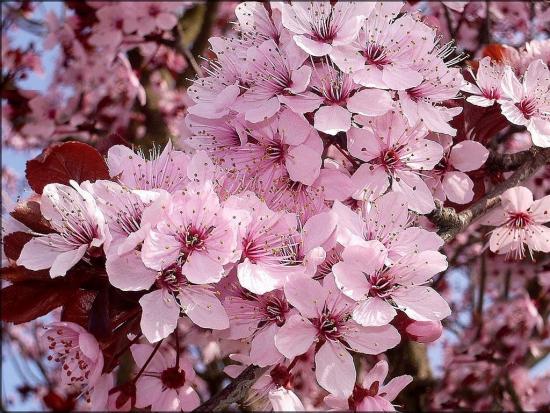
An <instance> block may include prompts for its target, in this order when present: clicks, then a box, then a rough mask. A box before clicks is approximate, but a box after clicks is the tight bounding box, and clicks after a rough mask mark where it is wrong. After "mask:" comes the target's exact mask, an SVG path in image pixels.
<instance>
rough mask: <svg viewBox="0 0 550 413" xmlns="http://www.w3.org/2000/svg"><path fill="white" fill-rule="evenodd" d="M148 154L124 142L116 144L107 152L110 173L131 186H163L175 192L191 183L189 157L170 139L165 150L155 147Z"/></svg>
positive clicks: (155, 187) (158, 187) (138, 187)
mask: <svg viewBox="0 0 550 413" xmlns="http://www.w3.org/2000/svg"><path fill="white" fill-rule="evenodd" d="M148 155H149V156H148V157H146V156H145V154H144V153H143V152H137V153H136V152H134V151H132V150H131V149H130V148H128V147H126V146H123V145H115V146H112V147H111V148H110V149H109V152H108V154H107V165H108V166H109V173H110V175H111V176H112V177H113V178H114V179H116V180H118V182H119V183H120V184H123V185H125V186H127V187H128V188H130V189H142V190H148V189H164V190H166V191H168V192H174V191H176V190H178V189H183V188H184V187H185V185H186V184H187V182H188V178H187V165H188V164H189V162H190V159H189V156H188V155H187V154H186V153H184V152H182V151H177V150H174V149H173V147H172V143H171V142H170V141H168V143H167V144H166V146H165V147H164V149H163V150H162V152H160V153H159V150H158V148H154V149H153V150H151V151H150V152H149V154H148Z"/></svg>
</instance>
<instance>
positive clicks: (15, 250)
mask: <svg viewBox="0 0 550 413" xmlns="http://www.w3.org/2000/svg"><path fill="white" fill-rule="evenodd" d="M31 239H32V235H31V234H27V233H26V232H22V231H17V232H12V233H11V234H8V235H6V236H5V237H4V254H6V257H8V258H9V259H11V260H14V261H16V260H17V259H18V258H19V255H20V254H21V250H22V249H23V246H24V245H25V244H26V243H27V242H29V241H30V240H31Z"/></svg>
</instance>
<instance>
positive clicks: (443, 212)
mask: <svg viewBox="0 0 550 413" xmlns="http://www.w3.org/2000/svg"><path fill="white" fill-rule="evenodd" d="M516 155H517V157H507V158H506V160H507V161H510V163H509V164H508V165H511V164H515V162H516V161H517V159H519V158H521V157H523V156H525V158H526V160H524V162H523V164H521V166H520V167H518V168H517V169H516V172H514V174H513V175H512V176H511V177H510V178H508V179H507V180H506V181H504V182H502V183H501V184H499V185H497V186H496V187H495V188H493V190H491V191H490V192H489V193H487V194H486V195H485V196H484V197H483V198H481V199H480V200H479V201H477V202H475V203H474V204H472V205H471V206H470V207H469V208H467V209H465V210H464V211H462V212H460V213H457V212H456V211H455V209H454V208H448V207H443V205H442V204H441V203H437V205H436V209H435V211H433V212H432V213H431V214H429V215H428V218H429V219H430V220H431V221H432V222H433V223H434V224H435V225H437V226H438V227H439V231H438V233H439V235H440V236H441V237H442V238H443V240H444V241H445V242H449V241H451V240H452V239H453V238H454V237H455V236H456V235H457V234H459V233H460V232H462V231H463V230H465V229H466V228H467V227H468V226H469V225H470V224H471V223H472V222H473V221H474V220H475V219H477V218H479V217H480V216H481V215H483V214H485V213H486V212H488V211H489V210H491V209H492V208H494V207H495V206H497V205H498V204H500V195H501V194H502V193H503V192H504V191H506V190H507V189H510V188H513V187H514V186H517V185H519V184H520V183H522V182H524V181H526V180H527V179H528V178H529V177H531V176H532V175H533V174H534V173H535V172H537V171H538V170H539V168H540V167H542V166H543V165H546V164H548V163H550V148H544V149H543V148H537V147H533V148H531V150H530V151H528V152H527V154H522V155H521V156H520V155H519V154H516ZM512 161H513V162H512Z"/></svg>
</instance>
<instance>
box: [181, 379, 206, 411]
mask: <svg viewBox="0 0 550 413" xmlns="http://www.w3.org/2000/svg"><path fill="white" fill-rule="evenodd" d="M178 397H179V399H180V409H181V410H183V411H184V412H190V411H192V410H195V409H196V408H197V407H199V406H200V404H201V399H200V398H199V395H198V394H197V392H196V391H195V389H193V388H192V387H191V386H189V385H185V386H184V387H183V388H181V389H179V390H178Z"/></svg>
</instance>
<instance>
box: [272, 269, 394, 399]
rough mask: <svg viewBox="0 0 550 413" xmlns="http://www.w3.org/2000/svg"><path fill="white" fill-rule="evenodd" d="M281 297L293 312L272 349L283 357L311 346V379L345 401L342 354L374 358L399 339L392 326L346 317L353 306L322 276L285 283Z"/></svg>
mask: <svg viewBox="0 0 550 413" xmlns="http://www.w3.org/2000/svg"><path fill="white" fill-rule="evenodd" d="M284 291H285V296H286V298H287V300H288V302H289V303H290V304H292V305H293V306H294V307H295V308H296V309H297V310H298V311H299V312H300V314H295V315H293V316H291V317H290V318H288V319H287V322H286V323H285V325H284V326H283V327H281V329H280V330H279V332H278V333H277V335H276V336H275V346H276V347H277V348H278V349H279V351H280V352H281V353H282V354H283V355H284V356H286V357H288V358H289V359H292V358H294V357H296V356H299V355H300V354H304V353H305V352H307V351H308V350H309V349H310V347H311V346H313V345H314V344H315V353H316V354H315V376H316V378H317V382H318V383H319V385H321V387H323V388H324V389H326V390H328V391H329V392H330V393H332V394H334V395H336V396H340V397H349V396H350V395H351V394H352V392H353V387H354V385H355V380H356V372H355V366H354V363H353V358H352V356H351V354H350V353H349V351H348V350H352V351H355V352H358V353H363V354H379V353H382V352H383V351H386V350H387V349H390V348H392V347H394V346H396V345H397V344H398V343H399V341H400V336H399V333H398V332H397V330H396V329H395V328H394V327H393V326H389V325H388V326H382V327H362V326H360V325H359V324H357V323H356V322H354V321H353V320H351V319H350V315H351V313H352V310H353V307H354V305H355V304H354V302H353V301H352V300H350V299H349V298H347V297H346V296H344V295H343V294H342V293H341V292H340V291H338V288H337V287H336V285H335V284H334V279H333V278H332V277H331V276H327V277H325V278H324V280H323V284H322V285H321V284H320V283H318V282H317V281H315V280H312V279H309V278H301V277H296V278H294V279H292V280H290V281H289V282H287V283H286V284H285V287H284Z"/></svg>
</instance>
